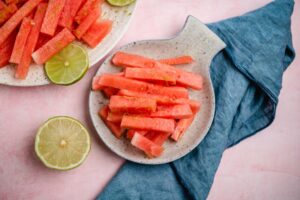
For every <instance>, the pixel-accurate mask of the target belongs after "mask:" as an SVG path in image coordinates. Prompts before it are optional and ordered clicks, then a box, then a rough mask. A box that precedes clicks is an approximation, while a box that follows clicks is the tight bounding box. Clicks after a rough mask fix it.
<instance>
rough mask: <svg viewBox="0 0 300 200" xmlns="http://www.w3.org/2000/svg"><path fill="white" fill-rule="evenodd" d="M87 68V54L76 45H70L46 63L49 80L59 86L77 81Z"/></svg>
mask: <svg viewBox="0 0 300 200" xmlns="http://www.w3.org/2000/svg"><path fill="white" fill-rule="evenodd" d="M88 68H89V57H88V54H87V52H86V51H85V50H84V49H83V48H82V47H80V46H79V45H76V44H70V45H68V46H67V47H65V48H64V49H63V50H61V51H60V52H59V53H57V54H56V55H55V56H53V57H52V58H51V59H50V60H48V61H47V62H46V65H45V71H46V74H47V77H48V78H49V80H50V81H51V82H53V83H55V84H59V85H70V84H72V83H75V82H77V81H79V80H80V79H81V78H82V77H83V76H84V74H85V73H86V71H87V70H88Z"/></svg>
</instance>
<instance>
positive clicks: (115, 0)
mask: <svg viewBox="0 0 300 200" xmlns="http://www.w3.org/2000/svg"><path fill="white" fill-rule="evenodd" d="M134 1H135V0H107V2H108V3H109V4H110V5H113V6H127V5H129V4H131V3H133V2H134Z"/></svg>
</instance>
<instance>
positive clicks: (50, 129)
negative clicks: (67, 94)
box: [35, 116, 91, 170]
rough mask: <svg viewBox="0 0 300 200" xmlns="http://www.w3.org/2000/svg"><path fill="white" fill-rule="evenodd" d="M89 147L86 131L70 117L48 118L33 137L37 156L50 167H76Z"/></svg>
mask: <svg viewBox="0 0 300 200" xmlns="http://www.w3.org/2000/svg"><path fill="white" fill-rule="evenodd" d="M90 148H91V140H90V136H89V133H88V131H87V130H86V128H85V127H84V126H83V125H82V124H81V123H80V122H79V121H77V120H76V119H73V118H71V117H65V116H59V117H53V118H50V119H49V120H48V121H46V122H45V123H44V124H43V125H42V127H40V129H39V130H38V133H37V135H36V137H35V152H36V154H37V156H38V157H39V158H40V160H41V161H42V162H43V163H44V164H45V165H46V166H47V167H49V168H52V169H57V170H69V169H73V168H75V167H78V166H79V165H80V164H81V163H83V161H84V160H85V158H86V157H87V155H88V153H89V151H90Z"/></svg>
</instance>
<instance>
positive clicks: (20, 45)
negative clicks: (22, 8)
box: [9, 17, 32, 64]
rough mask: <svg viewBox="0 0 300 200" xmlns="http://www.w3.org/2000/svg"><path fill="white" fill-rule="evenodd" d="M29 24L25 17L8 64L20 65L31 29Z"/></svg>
mask: <svg viewBox="0 0 300 200" xmlns="http://www.w3.org/2000/svg"><path fill="white" fill-rule="evenodd" d="M31 24H32V21H31V19H29V18H27V17H25V18H24V19H23V22H22V24H21V27H20V30H19V32H18V35H17V38H16V41H15V44H14V48H13V51H12V54H11V57H10V59H9V62H11V63H17V64H18V63H20V61H21V58H22V55H23V52H24V47H25V43H26V40H27V38H28V35H29V32H30V30H31V27H32V25H31Z"/></svg>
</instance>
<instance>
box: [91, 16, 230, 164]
mask: <svg viewBox="0 0 300 200" xmlns="http://www.w3.org/2000/svg"><path fill="white" fill-rule="evenodd" d="M225 46H226V45H225V44H224V42H223V41H222V40H221V39H220V38H219V37H218V36H217V35H215V34H214V33H213V32H212V31H210V30H209V29H208V28H207V27H206V26H205V25H204V24H202V23H201V22H200V21H199V20H197V19H196V18H194V17H192V16H189V17H188V19H187V20H186V23H185V26H184V28H183V30H182V31H181V32H180V34H179V35H178V36H177V37H175V38H172V39H167V40H149V41H139V42H134V43H130V44H128V45H126V46H123V47H121V48H120V49H119V50H121V51H125V52H130V53H136V54H140V55H145V56H148V57H151V58H154V59H161V58H168V57H174V56H178V55H191V56H192V57H193V58H194V59H195V61H196V63H195V64H193V65H188V66H183V67H182V68H184V69H185V70H188V71H191V72H195V73H200V74H201V75H202V76H203V79H204V87H203V90H201V91H200V92H199V91H194V90H190V97H191V98H192V99H195V100H198V101H200V102H201V110H200V112H199V113H198V114H197V116H196V118H195V120H194V122H193V123H192V125H191V127H190V128H189V129H188V130H187V132H186V133H185V134H184V135H183V137H182V138H181V139H180V140H179V141H178V142H177V143H175V142H173V141H171V140H170V141H167V142H166V143H165V144H164V146H165V151H164V153H163V154H162V155H161V156H160V157H158V158H154V159H149V158H147V157H146V156H145V155H144V154H143V153H142V152H141V151H139V150H138V149H136V148H135V147H133V146H132V145H131V144H130V142H129V141H128V140H126V139H125V138H121V139H116V138H115V137H114V136H113V135H112V134H111V132H110V130H109V129H108V128H107V127H106V125H105V124H104V123H103V121H102V120H101V119H100V118H99V116H98V114H97V113H98V111H99V109H100V108H101V107H102V106H103V105H105V104H107V102H108V100H107V99H106V98H105V97H104V96H103V95H102V93H101V92H99V91H96V92H94V91H91V92H90V96H89V110H90V115H91V118H92V122H93V124H94V126H95V128H96V130H97V133H98V134H99V136H100V137H101V139H102V140H103V142H104V143H105V144H106V145H107V146H108V147H109V148H110V149H111V150H112V151H114V152H115V153H116V154H118V155H119V156H121V157H123V158H125V159H127V160H131V161H133V162H137V163H143V164H162V163H168V162H171V161H174V160H176V159H178V158H181V157H182V156H184V155H186V154H187V153H189V152H190V151H192V150H193V149H194V148H195V147H196V146H197V145H198V144H199V143H200V142H201V141H202V139H203V138H204V136H205V135H206V134H207V132H208V130H209V128H210V125H211V123H212V120H213V117H214V111H215V96H214V91H213V87H212V82H211V79H210V75H209V66H210V63H211V60H212V58H213V57H214V56H215V55H216V54H217V53H218V52H219V51H220V50H221V49H223V48H224V47H225ZM111 57H112V56H110V57H108V58H107V59H106V61H105V62H104V63H103V64H102V66H101V67H100V68H99V70H98V72H97V74H96V75H97V76H99V75H101V74H103V73H108V72H109V73H115V72H118V71H120V70H121V69H120V67H115V66H113V65H112V64H111V62H110V60H111Z"/></svg>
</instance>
